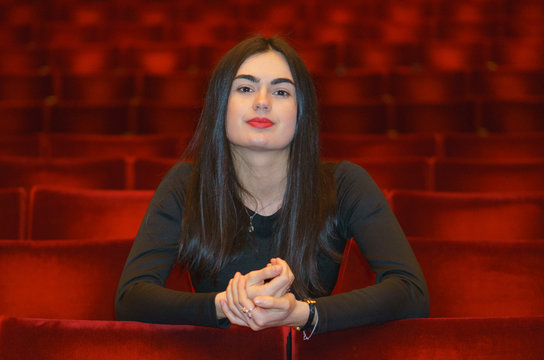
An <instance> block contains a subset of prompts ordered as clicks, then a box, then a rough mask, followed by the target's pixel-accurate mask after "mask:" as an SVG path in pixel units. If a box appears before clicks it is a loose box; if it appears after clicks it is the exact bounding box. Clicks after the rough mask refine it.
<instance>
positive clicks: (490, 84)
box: [473, 70, 544, 100]
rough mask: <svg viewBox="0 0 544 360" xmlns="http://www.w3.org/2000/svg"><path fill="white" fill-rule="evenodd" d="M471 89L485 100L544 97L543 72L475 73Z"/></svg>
mask: <svg viewBox="0 0 544 360" xmlns="http://www.w3.org/2000/svg"><path fill="white" fill-rule="evenodd" d="M473 82H474V84H473V88H474V90H475V91H476V92H477V93H478V94H480V95H481V96H482V97H484V98H486V99H497V100H530V99H534V98H535V97H536V98H538V99H540V98H542V97H543V96H544V70H541V71H538V70H534V71H530V70H523V71H521V70H499V71H496V72H489V71H486V72H477V73H475V74H474V77H473Z"/></svg>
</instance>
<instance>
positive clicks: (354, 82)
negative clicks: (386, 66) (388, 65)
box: [314, 73, 386, 105]
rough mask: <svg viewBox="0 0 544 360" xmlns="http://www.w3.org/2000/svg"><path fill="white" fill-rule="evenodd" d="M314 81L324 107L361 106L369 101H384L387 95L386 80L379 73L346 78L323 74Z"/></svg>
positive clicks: (352, 75) (354, 75)
mask: <svg viewBox="0 0 544 360" xmlns="http://www.w3.org/2000/svg"><path fill="white" fill-rule="evenodd" d="M314 79H315V80H314V81H315V85H316V91H317V96H318V97H319V101H320V104H322V105H360V104H365V103H367V102H368V101H369V100H374V101H376V100H382V97H383V95H384V94H385V93H386V89H385V79H384V77H383V75H382V74H378V73H367V74H364V73H359V74H349V75H344V76H337V75H325V74H321V75H316V76H315V77H314Z"/></svg>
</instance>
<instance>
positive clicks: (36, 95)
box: [0, 74, 54, 101]
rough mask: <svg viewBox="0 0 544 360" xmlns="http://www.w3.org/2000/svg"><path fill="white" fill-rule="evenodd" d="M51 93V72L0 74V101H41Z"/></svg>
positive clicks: (52, 91)
mask: <svg viewBox="0 0 544 360" xmlns="http://www.w3.org/2000/svg"><path fill="white" fill-rule="evenodd" d="M52 95H54V90H53V77H52V76H51V74H18V75H14V74H3V75H0V101H6V100H10V101H30V100H34V101H36V100H39V101H41V100H45V99H46V98H47V97H49V96H52Z"/></svg>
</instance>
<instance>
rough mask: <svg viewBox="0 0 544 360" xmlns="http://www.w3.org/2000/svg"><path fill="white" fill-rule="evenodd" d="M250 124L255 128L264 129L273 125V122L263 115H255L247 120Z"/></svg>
mask: <svg viewBox="0 0 544 360" xmlns="http://www.w3.org/2000/svg"><path fill="white" fill-rule="evenodd" d="M247 123H248V124H249V125H250V126H253V127H254V128H257V129H266V128H269V127H271V126H273V125H274V123H273V122H272V121H271V120H270V119H267V118H265V117H256V118H253V119H251V120H249V121H248V122H247Z"/></svg>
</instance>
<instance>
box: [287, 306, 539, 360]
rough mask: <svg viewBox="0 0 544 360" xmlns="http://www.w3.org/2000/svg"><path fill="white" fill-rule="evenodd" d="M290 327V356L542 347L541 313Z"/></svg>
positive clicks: (412, 358)
mask: <svg viewBox="0 0 544 360" xmlns="http://www.w3.org/2000/svg"><path fill="white" fill-rule="evenodd" d="M293 333H294V340H293V359H324V360H326V359H330V360H336V359H383V360H389V359H406V360H421V359H447V360H465V359H509V360H539V359H540V358H541V357H542V353H543V352H544V346H543V345H542V338H543V337H544V317H531V318H492V319H488V318H483V319H482V318H480V319H478V318H476V319H474V318H472V319H413V320H402V321H394V322H390V323H387V324H382V325H372V326H363V327H359V328H354V329H349V330H342V331H335V332H331V333H327V334H320V335H315V336H316V337H315V338H312V339H311V341H303V340H302V335H301V334H300V333H297V332H293Z"/></svg>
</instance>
